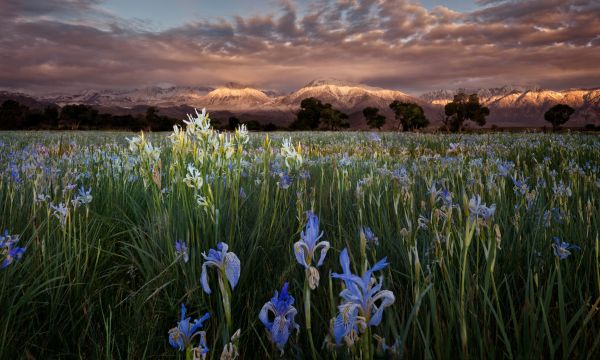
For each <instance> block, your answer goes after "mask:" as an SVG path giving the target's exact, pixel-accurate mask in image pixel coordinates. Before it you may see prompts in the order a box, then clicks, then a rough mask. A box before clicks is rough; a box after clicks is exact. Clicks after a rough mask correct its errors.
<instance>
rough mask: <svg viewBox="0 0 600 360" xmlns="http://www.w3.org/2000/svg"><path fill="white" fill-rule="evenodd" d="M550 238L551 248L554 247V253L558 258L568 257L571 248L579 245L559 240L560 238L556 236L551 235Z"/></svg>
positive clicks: (576, 247)
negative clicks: (551, 241)
mask: <svg viewBox="0 0 600 360" xmlns="http://www.w3.org/2000/svg"><path fill="white" fill-rule="evenodd" d="M552 240H553V241H554V244H552V248H553V249H554V255H555V256H556V257H558V258H559V259H560V260H564V259H566V258H568V257H569V255H571V250H579V249H580V247H579V246H577V245H573V244H569V243H568V242H563V241H560V238H559V237H558V236H555V237H553V238H552Z"/></svg>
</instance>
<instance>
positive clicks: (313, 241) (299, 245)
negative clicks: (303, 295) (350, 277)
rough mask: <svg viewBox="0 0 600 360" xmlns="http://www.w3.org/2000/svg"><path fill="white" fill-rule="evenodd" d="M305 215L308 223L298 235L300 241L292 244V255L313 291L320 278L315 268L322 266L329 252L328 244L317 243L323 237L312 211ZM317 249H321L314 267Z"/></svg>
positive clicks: (323, 242)
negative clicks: (300, 266) (304, 270)
mask: <svg viewBox="0 0 600 360" xmlns="http://www.w3.org/2000/svg"><path fill="white" fill-rule="evenodd" d="M307 215H308V221H307V223H306V227H305V230H304V231H302V232H301V233H300V241H297V242H296V243H295V244H294V255H295V256H296V261H298V263H299V264H300V265H302V266H304V268H305V269H306V276H307V278H308V280H309V284H310V288H311V289H313V290H314V289H316V287H317V285H319V277H320V276H319V271H318V270H317V268H318V267H320V266H321V265H323V261H325V255H327V251H328V250H329V242H327V241H321V242H317V241H318V240H319V239H320V238H321V237H322V236H323V232H322V231H321V233H320V234H319V218H318V217H317V215H315V214H314V213H313V212H312V211H308V212H307ZM318 249H321V253H320V255H319V260H318V261H317V265H316V267H315V266H313V260H314V256H315V252H316V251H317V250H318Z"/></svg>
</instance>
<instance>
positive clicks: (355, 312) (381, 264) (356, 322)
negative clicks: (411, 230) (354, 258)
mask: <svg viewBox="0 0 600 360" xmlns="http://www.w3.org/2000/svg"><path fill="white" fill-rule="evenodd" d="M340 264H341V265H342V271H343V273H341V274H337V273H333V274H331V277H333V278H335V279H340V280H343V281H344V284H345V285H346V288H345V289H344V290H342V291H341V292H340V296H341V297H342V299H344V302H343V303H342V304H341V305H340V306H338V310H339V314H338V316H337V317H336V318H335V320H334V324H333V336H334V338H335V342H336V344H338V345H339V344H340V342H341V340H342V339H344V340H346V343H350V344H352V343H353V342H354V341H353V339H356V338H358V332H359V331H360V332H364V330H365V329H366V327H367V326H377V325H379V324H380V323H381V319H382V316H383V310H384V309H385V308H386V307H388V306H391V305H392V304H393V303H394V301H395V300H396V298H395V297H394V293H393V292H391V291H389V290H381V287H382V286H383V276H381V277H380V278H379V281H377V280H376V279H375V278H374V277H372V275H373V273H374V272H376V271H379V270H382V269H384V268H385V267H387V266H388V265H389V263H388V262H387V258H383V259H381V260H380V261H378V262H377V263H375V265H373V266H372V267H371V268H370V269H368V270H367V271H365V273H364V274H363V275H362V276H358V275H355V274H353V273H352V271H351V270H350V257H349V256H348V250H347V249H344V250H343V251H342V252H341V254H340Z"/></svg>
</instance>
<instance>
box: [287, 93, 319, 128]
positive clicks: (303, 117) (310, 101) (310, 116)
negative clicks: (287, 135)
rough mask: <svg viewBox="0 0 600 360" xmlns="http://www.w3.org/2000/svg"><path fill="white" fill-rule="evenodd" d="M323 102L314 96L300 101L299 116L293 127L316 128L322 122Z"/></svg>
mask: <svg viewBox="0 0 600 360" xmlns="http://www.w3.org/2000/svg"><path fill="white" fill-rule="evenodd" d="M322 109H323V103H322V102H321V101H320V100H318V99H315V98H313V97H310V98H306V99H304V100H302V102H301V103H300V111H299V112H298V117H297V118H296V120H295V121H294V122H293V123H292V125H291V128H292V129H294V130H309V129H310V130H314V129H316V128H318V127H319V125H320V123H321V110H322Z"/></svg>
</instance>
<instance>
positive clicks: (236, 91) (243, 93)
mask: <svg viewBox="0 0 600 360" xmlns="http://www.w3.org/2000/svg"><path fill="white" fill-rule="evenodd" d="M204 100H205V104H206V105H207V106H208V105H213V106H217V107H235V108H244V107H253V106H258V105H263V104H266V103H267V102H269V100H270V98H269V96H267V94H265V93H264V92H262V91H260V90H258V89H254V88H249V87H239V86H238V87H222V88H218V89H215V90H213V91H211V92H209V93H208V94H207V95H206V97H205V98H204Z"/></svg>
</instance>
